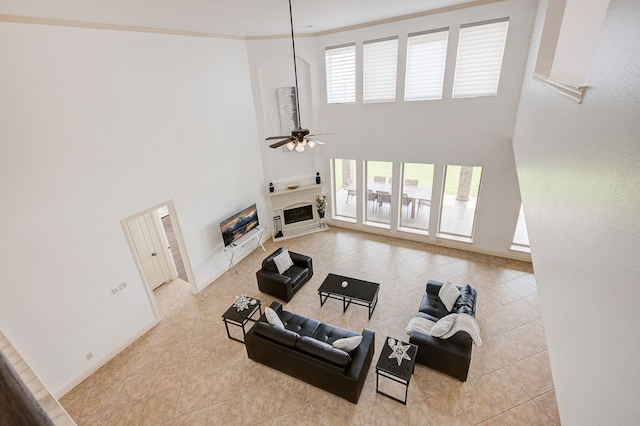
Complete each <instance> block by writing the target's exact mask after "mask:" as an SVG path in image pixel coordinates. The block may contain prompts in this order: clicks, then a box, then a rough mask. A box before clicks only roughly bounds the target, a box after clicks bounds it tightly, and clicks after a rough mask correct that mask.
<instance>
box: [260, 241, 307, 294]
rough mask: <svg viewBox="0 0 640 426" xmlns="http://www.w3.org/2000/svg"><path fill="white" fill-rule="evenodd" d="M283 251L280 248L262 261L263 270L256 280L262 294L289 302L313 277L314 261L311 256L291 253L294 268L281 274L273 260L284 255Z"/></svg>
mask: <svg viewBox="0 0 640 426" xmlns="http://www.w3.org/2000/svg"><path fill="white" fill-rule="evenodd" d="M282 250H284V249H283V248H282V247H280V248H279V249H278V250H276V251H274V252H273V253H271V254H270V255H269V256H267V258H266V259H264V260H263V261H262V268H261V269H260V270H259V271H258V272H256V279H257V280H258V289H259V290H260V291H261V292H262V293H267V294H270V295H272V296H274V297H277V298H278V299H280V300H284V301H285V302H288V301H290V300H291V298H292V297H293V295H294V294H296V292H297V291H298V290H300V288H301V287H302V285H303V284H304V283H306V282H307V281H309V280H310V279H311V277H312V276H313V261H312V259H311V257H309V256H305V255H303V254H299V253H294V252H292V251H290V252H289V255H290V256H291V260H292V261H293V266H291V267H290V268H289V269H287V270H286V271H285V272H284V273H283V274H280V273H278V267H277V266H276V263H275V262H274V261H273V258H274V257H276V256H277V255H279V254H280V253H282Z"/></svg>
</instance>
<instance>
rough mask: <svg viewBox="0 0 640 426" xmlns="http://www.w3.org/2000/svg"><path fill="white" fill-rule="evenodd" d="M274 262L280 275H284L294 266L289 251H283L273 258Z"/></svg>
mask: <svg viewBox="0 0 640 426" xmlns="http://www.w3.org/2000/svg"><path fill="white" fill-rule="evenodd" d="M273 262H274V263H275V264H276V268H278V273H279V274H281V275H282V274H283V273H284V272H285V271H286V270H287V269H289V268H290V267H292V266H293V260H291V256H290V255H289V251H288V250H282V252H281V253H280V254H279V255H277V256H276V257H274V258H273Z"/></svg>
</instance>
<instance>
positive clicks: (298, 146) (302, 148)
mask: <svg viewBox="0 0 640 426" xmlns="http://www.w3.org/2000/svg"><path fill="white" fill-rule="evenodd" d="M296 151H297V152H303V151H304V145H303V144H301V143H299V144H298V145H297V146H296Z"/></svg>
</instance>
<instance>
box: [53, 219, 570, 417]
mask: <svg viewBox="0 0 640 426" xmlns="http://www.w3.org/2000/svg"><path fill="white" fill-rule="evenodd" d="M280 245H282V246H284V247H286V248H288V249H289V250H292V251H296V252H300V253H305V254H309V255H311V256H313V262H314V276H313V278H312V279H311V280H310V281H309V282H308V283H307V284H306V285H305V286H304V287H303V288H302V289H301V290H300V291H299V292H298V293H297V294H296V295H295V297H294V298H293V299H292V300H291V302H289V303H288V304H286V305H285V309H287V310H290V311H293V312H298V313H301V314H304V315H307V316H311V317H314V318H316V319H319V320H321V321H325V322H328V323H331V324H335V325H339V326H342V327H345V328H350V329H352V330H356V331H360V330H362V329H363V328H364V327H368V328H371V329H373V330H375V331H376V352H375V354H374V362H373V363H372V364H371V368H370V371H369V373H368V376H367V383H366V385H365V388H364V390H363V392H362V395H361V397H360V401H359V402H358V404H352V403H349V402H347V401H345V400H342V399H340V398H338V397H335V396H333V395H332V394H329V393H327V392H325V391H323V390H320V389H317V388H315V387H312V386H309V385H307V384H306V383H303V382H301V381H298V380H296V379H293V378H291V377H289V376H286V375H284V374H282V373H280V372H277V371H275V370H272V369H270V368H268V367H265V366H263V365H261V364H257V363H255V362H253V361H251V360H249V359H248V358H247V355H246V351H245V348H244V345H243V344H242V343H238V342H236V341H233V340H230V339H228V338H227V335H226V331H225V328H224V324H223V322H222V319H221V315H222V313H223V312H224V311H225V310H226V309H227V308H228V307H229V306H230V305H231V304H232V303H233V302H234V301H235V297H236V296H239V295H240V294H242V293H245V292H246V293H247V294H248V295H249V296H252V297H256V298H259V299H261V300H262V304H263V306H268V305H269V304H270V303H271V302H272V301H273V300H274V299H273V298H272V297H271V296H268V295H266V294H261V293H260V292H259V291H258V289H257V284H256V279H255V272H256V271H257V270H258V269H259V267H260V263H261V261H262V259H263V258H264V257H265V253H263V252H262V250H260V249H257V250H255V251H254V252H252V253H251V254H250V255H249V256H248V257H247V258H245V259H244V260H242V261H241V262H240V263H239V264H238V270H239V272H240V273H239V274H236V273H234V272H233V270H232V271H229V272H227V273H225V274H224V275H223V276H221V277H220V278H219V279H217V280H216V281H215V282H213V283H212V284H211V285H209V286H208V287H207V288H206V289H205V290H203V291H202V292H200V293H199V294H198V295H192V294H190V292H189V289H188V286H187V284H185V283H184V282H182V281H179V280H177V281H174V282H171V283H167V284H165V285H163V286H161V287H160V288H158V289H157V290H156V298H157V301H158V304H159V306H160V309H161V312H162V313H163V316H164V319H163V320H162V321H161V322H160V324H158V325H157V326H156V327H155V328H154V329H152V330H151V331H149V332H148V333H147V334H145V335H144V336H143V337H142V338H140V339H139V340H138V341H137V342H135V343H134V344H133V345H131V346H130V347H128V348H127V349H126V350H124V351H123V352H122V353H120V354H119V355H118V356H116V357H115V358H114V359H113V360H111V361H110V362H109V363H108V364H106V365H105V366H103V367H102V368H101V369H99V370H98V371H97V372H96V373H94V374H93V375H91V376H90V377H89V378H87V379H86V380H85V381H83V382H82V383H81V384H79V385H78V386H76V387H75V388H74V389H73V390H72V391H70V392H69V393H68V394H67V395H65V396H64V397H63V398H62V399H61V402H62V404H63V405H64V407H65V409H66V410H67V411H68V412H69V413H70V414H71V416H72V417H73V418H74V420H76V422H77V423H78V424H79V425H152V424H161V425H218V424H220V425H250V424H266V425H307V424H308V425H342V424H345V425H347V424H348V425H387V424H401V425H433V426H435V425H454V424H455V425H476V424H481V425H524V424H531V425H559V424H560V420H559V416H558V411H557V406H556V398H555V393H554V387H553V381H552V378H551V370H550V366H549V360H548V355H547V348H546V340H545V334H544V326H543V323H542V319H541V316H540V311H539V308H538V298H537V291H536V281H535V277H534V275H533V273H532V268H531V265H530V264H528V263H523V262H517V261H510V260H505V259H499V258H493V257H490V256H484V255H478V254H473V253H468V252H462V251H457V250H453V249H446V248H439V247H435V246H430V245H425V244H421V243H416V242H410V241H404V240H399V239H394V238H390V237H383V236H378V235H372V234H366V233H360V232H354V231H348V230H342V229H339V228H335V227H334V228H332V229H330V230H329V231H327V232H320V233H316V234H313V235H308V236H304V237H299V238H296V239H292V240H286V241H282V242H278V243H277V244H276V243H273V242H271V241H269V242H268V243H266V244H265V247H266V248H267V251H268V252H270V251H273V250H275V249H276V248H277V247H278V246H280ZM267 254H268V253H267ZM329 272H334V273H339V274H343V275H347V276H353V277H356V278H362V279H366V280H371V281H375V282H379V283H381V289H380V294H379V303H378V306H377V307H376V309H375V311H374V313H373V317H372V318H371V320H370V321H369V320H367V311H366V308H364V307H360V306H351V307H349V309H348V310H347V312H346V313H344V314H343V313H342V304H341V302H339V301H337V300H329V301H327V303H326V304H325V305H324V306H323V307H322V308H320V302H319V298H318V295H317V289H318V287H319V285H320V283H321V282H322V280H323V279H324V277H325V276H326V274H327V273H329ZM447 277H450V278H451V279H452V280H453V281H454V282H456V283H470V284H472V285H474V286H475V287H476V288H477V289H478V308H477V319H478V322H479V324H480V330H481V334H482V338H483V341H484V343H483V345H482V346H481V347H474V349H473V355H472V364H471V369H470V375H469V379H468V381H467V382H465V383H462V382H459V381H457V380H455V379H452V378H449V377H448V376H445V375H443V374H441V373H438V372H436V371H433V370H430V369H428V368H426V367H424V366H421V365H416V369H415V373H414V375H413V377H412V380H411V384H410V387H409V397H408V404H407V406H404V405H402V404H400V403H397V402H395V401H393V400H391V399H389V398H387V397H385V396H383V395H380V394H376V392H375V379H376V376H375V362H376V361H377V358H378V355H379V354H380V348H381V347H382V346H381V345H382V344H383V342H384V341H385V338H386V336H394V337H398V338H401V339H405V340H406V339H408V336H407V335H406V332H405V327H406V325H407V323H408V321H409V319H410V318H411V317H412V316H415V313H416V312H417V309H418V306H419V304H420V300H421V298H422V294H423V292H424V288H425V283H426V281H427V279H430V278H432V279H440V280H444V279H446V278H447ZM232 331H236V332H239V331H240V330H239V329H236V330H232ZM388 390H389V391H394V390H395V389H391V388H389V389H388Z"/></svg>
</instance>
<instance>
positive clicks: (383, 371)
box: [376, 337, 418, 405]
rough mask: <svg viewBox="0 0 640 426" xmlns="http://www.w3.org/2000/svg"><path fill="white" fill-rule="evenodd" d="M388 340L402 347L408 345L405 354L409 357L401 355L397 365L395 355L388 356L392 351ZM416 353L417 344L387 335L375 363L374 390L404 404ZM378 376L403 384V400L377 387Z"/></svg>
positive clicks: (405, 403)
mask: <svg viewBox="0 0 640 426" xmlns="http://www.w3.org/2000/svg"><path fill="white" fill-rule="evenodd" d="M390 340H393V341H394V342H395V343H398V342H400V343H401V344H402V345H403V346H404V347H406V346H409V349H408V350H407V351H406V356H407V357H409V358H410V359H406V358H404V357H401V360H402V361H401V362H400V365H398V359H397V358H396V357H393V358H389V355H391V354H392V353H393V352H394V350H393V348H392V347H391V346H390V345H389V341H390ZM417 353H418V346H416V345H414V344H413V343H407V342H402V341H398V339H395V338H393V337H387V340H385V342H384V345H383V346H382V352H381V353H380V358H378V363H377V364H376V392H377V393H379V394H382V395H385V396H388V397H389V398H391V399H393V400H394V401H398V402H401V403H403V404H404V405H407V396H408V395H409V382H410V381H411V375H412V374H413V370H414V367H415V364H416V354H417ZM380 376H382V377H386V378H387V379H389V380H393V381H394V382H396V383H400V384H402V385H404V386H405V390H404V401H403V400H402V399H399V398H396V397H394V396H391V395H389V394H388V393H385V392H382V391H381V390H379V389H378V380H379V378H380Z"/></svg>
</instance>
